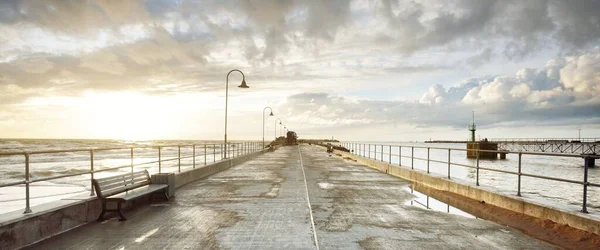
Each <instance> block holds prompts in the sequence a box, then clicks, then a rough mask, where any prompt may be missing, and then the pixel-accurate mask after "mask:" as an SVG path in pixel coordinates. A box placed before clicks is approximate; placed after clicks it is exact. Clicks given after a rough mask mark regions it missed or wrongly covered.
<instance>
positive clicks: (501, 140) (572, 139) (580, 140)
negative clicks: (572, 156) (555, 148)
mask: <svg viewBox="0 0 600 250" xmlns="http://www.w3.org/2000/svg"><path fill="white" fill-rule="evenodd" d="M488 141H490V142H508V143H512V142H528V143H534V142H537V143H546V142H600V138H593V137H588V138H583V137H582V138H488Z"/></svg>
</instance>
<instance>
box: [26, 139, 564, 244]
mask: <svg viewBox="0 0 600 250" xmlns="http://www.w3.org/2000/svg"><path fill="white" fill-rule="evenodd" d="M305 177H306V178H305ZM409 184H410V183H408V182H407V181H404V180H401V179H398V178H395V177H392V176H389V175H386V174H384V173H380V172H377V171H375V170H373V169H370V168H368V167H365V166H362V165H359V164H357V163H355V162H351V161H346V160H342V159H339V158H337V157H335V156H333V157H332V156H330V155H329V154H327V153H326V152H325V149H323V148H319V147H314V146H306V145H304V146H300V147H283V148H280V149H278V150H277V151H276V152H271V153H267V154H264V155H261V156H259V157H257V158H256V159H254V160H251V161H248V162H246V163H244V164H242V165H239V166H235V167H233V168H231V169H229V170H226V171H224V172H221V173H218V174H215V175H213V176H211V177H209V178H207V179H204V180H199V181H197V182H194V183H190V184H188V185H187V186H184V187H182V188H181V189H179V190H177V194H176V197H175V198H174V199H171V200H170V201H168V202H158V203H156V202H155V203H154V204H152V205H149V206H144V207H140V208H137V209H135V210H133V211H131V212H129V213H128V214H126V216H127V217H128V221H125V222H119V221H117V220H116V219H114V218H113V219H111V220H109V221H106V222H104V223H96V222H92V223H89V224H88V225H85V226H82V227H80V228H77V229H74V230H72V231H69V232H67V233H64V234H61V235H59V236H56V237H53V238H50V239H47V240H45V241H42V242H40V243H38V244H36V245H34V246H31V247H30V248H31V249H142V248H145V249H285V248H287V249H424V248H434V247H436V248H442V249H551V248H552V247H551V246H549V245H547V244H546V243H543V242H540V241H538V240H536V239H533V238H531V237H528V236H526V235H524V234H523V233H521V232H519V231H518V230H515V229H511V228H507V227H504V226H501V225H498V224H495V223H493V222H489V221H485V220H479V219H474V218H467V217H464V216H460V215H455V214H449V213H444V212H438V211H433V210H429V209H422V208H419V207H415V206H411V205H410V204H408V203H410V200H412V199H413V198H415V196H414V195H412V194H411V193H410V189H409V188H408V185H409ZM309 207H310V208H311V210H309ZM315 229H316V232H315V231H313V230H315ZM316 242H318V244H316Z"/></svg>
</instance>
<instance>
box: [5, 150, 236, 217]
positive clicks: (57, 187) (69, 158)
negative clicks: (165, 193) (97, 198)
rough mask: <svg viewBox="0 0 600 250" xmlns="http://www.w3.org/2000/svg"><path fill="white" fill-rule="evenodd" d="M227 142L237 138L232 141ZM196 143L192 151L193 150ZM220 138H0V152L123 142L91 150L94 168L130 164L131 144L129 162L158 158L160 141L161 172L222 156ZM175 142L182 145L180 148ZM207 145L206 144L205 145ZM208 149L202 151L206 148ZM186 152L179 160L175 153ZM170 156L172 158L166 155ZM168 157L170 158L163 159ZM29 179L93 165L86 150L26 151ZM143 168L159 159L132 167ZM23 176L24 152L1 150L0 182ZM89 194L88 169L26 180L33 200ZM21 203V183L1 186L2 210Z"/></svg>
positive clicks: (154, 165) (152, 170)
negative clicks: (194, 146) (203, 139)
mask: <svg viewBox="0 0 600 250" xmlns="http://www.w3.org/2000/svg"><path fill="white" fill-rule="evenodd" d="M231 143H236V141H232V142H231ZM192 144H196V148H195V151H196V155H197V157H196V158H195V162H194V158H192V157H189V156H192V155H193V150H194V148H193V147H192V146H191V145H192ZM221 144H222V141H190V140H185V141H176V140H169V141H126V140H51V139H0V152H35V151H48V150H76V149H98V148H126V149H119V150H107V151H104V150H95V151H94V163H93V164H94V170H95V171H98V170H102V169H107V168H115V167H119V166H130V165H131V163H132V161H131V150H130V149H129V148H130V147H134V148H135V147H147V148H135V149H134V150H133V156H134V157H133V164H134V165H135V164H139V163H145V162H156V161H158V147H157V146H158V145H161V146H163V147H161V152H160V155H161V160H163V161H164V162H162V163H161V166H160V169H161V172H163V173H174V172H178V171H180V170H181V171H184V170H188V169H191V168H193V167H194V163H195V166H196V167H200V166H203V165H204V164H205V162H206V164H210V163H212V162H215V161H219V160H221V159H222V157H223V156H222V153H221V152H222V149H221ZM178 145H185V146H182V147H181V150H180V149H179V147H178ZM205 145H206V146H205ZM205 151H206V157H205V156H204V152H205ZM233 151H235V154H238V152H239V151H241V148H240V147H237V148H236V147H233V148H230V150H229V152H230V154H232V153H233ZM179 154H181V157H189V158H185V159H182V160H181V162H180V161H178V160H177V157H178V155H179ZM169 159H170V160H169ZM166 160H168V161H166ZM29 162H30V175H29V176H30V180H36V179H41V178H48V177H53V176H60V175H69V174H77V173H85V172H88V171H90V169H91V154H90V151H89V150H87V151H83V152H66V153H48V154H31V155H30V159H29ZM143 169H146V170H148V172H150V174H153V173H158V172H159V164H158V163H152V164H145V165H140V166H135V167H134V168H133V170H134V171H138V170H143ZM131 170H132V169H131V168H130V167H124V168H120V169H114V170H109V171H104V172H99V173H95V174H94V177H95V178H102V177H106V176H111V175H115V174H121V173H127V172H130V171H131ZM24 179H25V156H24V155H15V156H0V184H7V183H14V182H19V181H23V180H24ZM90 194H91V175H90V174H81V175H76V176H72V177H65V178H58V179H53V180H48V181H40V182H34V183H31V184H30V198H31V199H30V203H31V206H35V205H40V204H44V203H48V202H51V201H55V200H60V199H65V198H70V197H75V196H76V197H84V196H85V195H90ZM24 209H25V185H24V184H21V185H16V186H9V187H0V214H2V213H6V212H10V211H15V210H24Z"/></svg>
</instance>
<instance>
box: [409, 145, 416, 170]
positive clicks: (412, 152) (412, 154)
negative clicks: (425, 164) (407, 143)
mask: <svg viewBox="0 0 600 250" xmlns="http://www.w3.org/2000/svg"><path fill="white" fill-rule="evenodd" d="M410 168H411V169H415V147H414V146H413V147H410Z"/></svg>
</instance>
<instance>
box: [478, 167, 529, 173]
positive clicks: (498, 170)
mask: <svg viewBox="0 0 600 250" xmlns="http://www.w3.org/2000/svg"><path fill="white" fill-rule="evenodd" d="M479 169H482V170H488V171H493V172H500V173H506V174H513V175H519V173H518V172H514V171H509V170H502V169H495V168H486V167H479Z"/></svg>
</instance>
